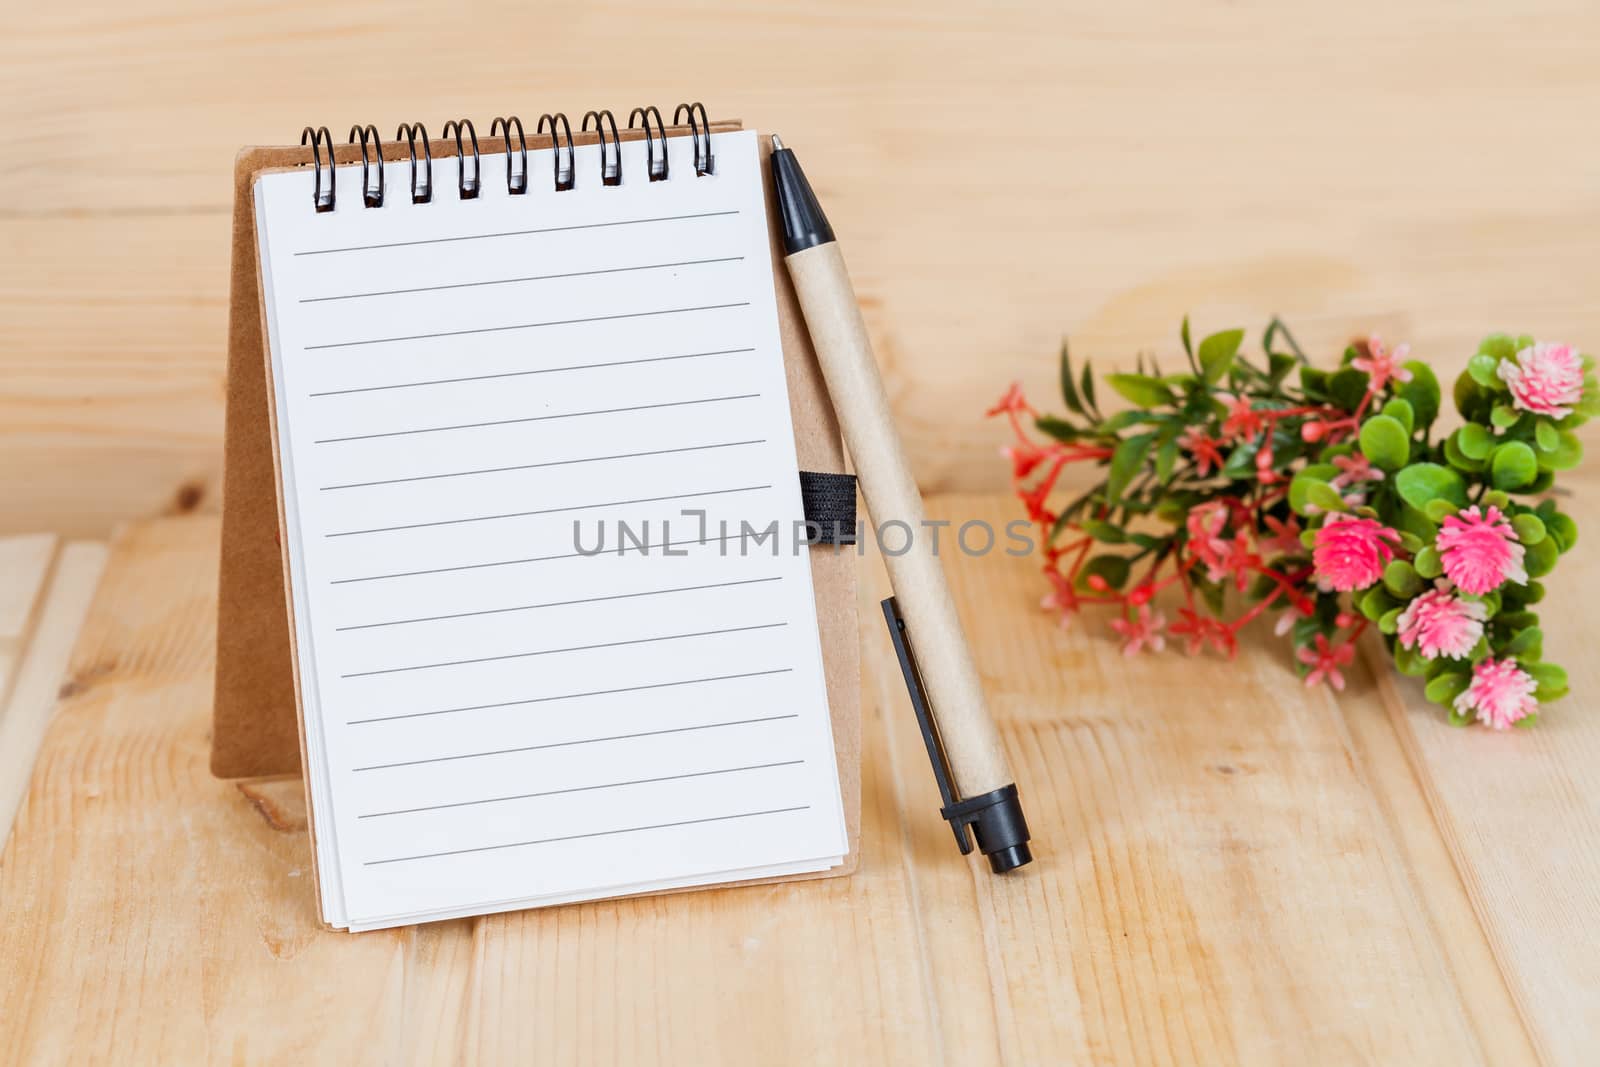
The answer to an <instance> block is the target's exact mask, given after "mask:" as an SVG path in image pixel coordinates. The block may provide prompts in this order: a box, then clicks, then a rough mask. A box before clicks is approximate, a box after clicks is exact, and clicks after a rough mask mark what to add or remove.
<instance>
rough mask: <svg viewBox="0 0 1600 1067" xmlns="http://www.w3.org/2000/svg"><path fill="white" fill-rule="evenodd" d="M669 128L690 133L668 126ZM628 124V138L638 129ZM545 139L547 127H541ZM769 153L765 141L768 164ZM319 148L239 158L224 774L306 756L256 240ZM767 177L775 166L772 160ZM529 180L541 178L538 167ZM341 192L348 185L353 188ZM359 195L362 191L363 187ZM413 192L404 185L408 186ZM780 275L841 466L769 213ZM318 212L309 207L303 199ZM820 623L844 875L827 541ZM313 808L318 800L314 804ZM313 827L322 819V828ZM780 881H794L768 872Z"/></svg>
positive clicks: (792, 371)
mask: <svg viewBox="0 0 1600 1067" xmlns="http://www.w3.org/2000/svg"><path fill="white" fill-rule="evenodd" d="M740 128H741V125H740V123H739V122H737V121H729V122H717V123H713V124H712V129H713V130H714V131H716V132H723V131H730V130H737V129H740ZM667 132H668V134H669V135H670V136H684V135H687V134H688V132H689V131H688V130H687V129H686V128H681V127H669V128H668V131H667ZM642 136H643V132H642V131H637V130H626V131H623V133H622V137H623V139H624V140H628V139H632V138H635V137H642ZM573 140H574V142H575V143H576V144H577V145H579V146H583V145H592V144H594V143H595V138H594V134H592V133H591V134H575V135H574V137H573ZM534 142H535V143H534V147H542V146H543V145H544V141H543V139H542V138H536V139H534ZM504 150H505V142H504V140H502V139H499V138H484V139H482V140H481V141H480V142H479V153H480V158H481V161H482V164H483V166H484V176H485V178H486V180H491V181H492V180H494V178H495V177H496V171H497V170H498V167H496V166H495V165H494V164H496V163H498V162H499V158H498V157H499V155H500V153H502V152H504ZM432 151H433V157H434V168H435V169H434V179H435V183H436V186H443V185H445V183H447V182H449V181H453V180H454V176H455V173H454V172H455V163H454V160H453V159H452V158H451V157H452V156H454V154H455V143H454V141H453V140H451V141H443V140H439V141H434V142H432ZM769 154H770V147H769V146H768V145H767V144H766V142H762V145H761V158H762V161H763V164H765V160H766V158H767V156H768V155H769ZM383 157H384V159H385V160H386V161H388V165H389V167H390V168H391V170H392V172H391V173H390V174H389V176H388V177H389V179H390V180H389V181H388V187H389V189H390V190H391V191H392V192H395V191H402V190H404V189H405V188H406V187H407V185H408V184H409V181H408V177H409V176H408V174H407V169H406V168H407V165H408V160H409V155H408V152H407V149H406V146H405V145H404V144H397V143H388V144H385V145H384V146H383ZM335 158H336V159H337V161H338V162H339V163H353V162H357V161H359V160H360V158H361V152H360V148H359V146H354V145H341V146H339V147H338V149H337V150H336V151H335ZM310 161H311V150H310V149H309V148H304V147H280V148H245V149H243V150H241V151H240V153H239V155H238V156H237V158H236V159H235V160H234V172H233V179H234V189H233V265H232V270H233V276H232V283H231V286H230V290H229V312H228V399H227V439H226V444H225V455H224V476H223V511H222V564H221V573H220V588H219V595H218V611H217V675H216V698H215V703H214V705H213V722H212V737H211V772H212V773H213V774H214V775H216V776H217V777H219V778H242V777H256V776H263V775H275V774H294V773H298V772H299V770H300V767H301V763H302V743H303V739H302V736H301V729H300V726H301V722H300V714H299V692H300V691H299V686H298V685H297V683H296V679H295V664H294V658H293V656H292V655H291V654H290V647H291V645H290V633H291V630H290V617H289V612H288V603H287V595H286V588H287V586H286V581H285V578H286V568H287V556H286V554H285V553H284V551H283V514H282V510H281V501H280V500H279V481H278V469H277V463H278V451H277V447H276V427H275V426H274V417H275V416H274V407H273V405H272V404H271V403H270V401H269V397H270V395H271V374H272V368H271V360H270V359H269V358H268V356H267V338H266V331H265V329H264V327H263V323H262V304H261V279H260V261H259V258H258V256H257V249H256V225H255V199H254V186H255V180H256V178H257V177H258V176H259V175H260V174H262V173H263V172H266V171H269V170H276V169H285V168H289V167H297V166H304V165H305V164H307V163H309V162H310ZM761 169H762V174H763V176H764V181H766V182H767V183H768V184H769V185H770V181H771V177H770V174H769V173H768V168H767V167H766V166H765V165H763V166H762V168H761ZM533 180H537V177H535V178H534V179H533ZM342 192H343V195H347V196H348V195H351V191H350V190H343V191H342ZM357 195H359V194H357ZM402 195H403V193H402ZM767 204H768V213H769V225H768V231H769V233H770V234H771V235H772V241H773V253H772V254H773V263H774V271H773V277H774V282H775V284H776V289H777V302H778V325H779V331H780V334H781V337H782V342H783V354H784V362H785V366H786V369H787V372H788V383H789V406H790V409H791V411H792V413H793V416H794V432H795V446H796V451H797V453H798V456H799V461H800V467H801V469H803V470H815V471H842V470H844V469H845V466H844V452H843V447H842V445H841V444H840V439H839V427H838V423H837V421H836V419H835V417H834V412H833V406H832V404H831V403H830V402H829V400H828V394H827V392H826V389H825V387H824V385H823V381H822V375H821V371H820V370H819V369H818V366H817V357H816V354H815V353H814V352H813V351H812V348H811V341H810V338H809V337H808V335H807V333H806V329H805V322H804V320H803V319H802V318H801V316H800V310H799V306H798V304H797V303H796V301H795V295H794V290H793V288H792V286H791V285H790V283H789V276H788V272H787V271H786V270H784V269H783V267H782V266H781V264H780V262H779V261H780V260H781V258H782V253H781V250H780V249H779V248H778V245H777V233H778V226H777V222H776V219H775V217H773V216H772V204H773V198H772V196H771V190H770V188H769V189H768V196H767ZM307 210H310V205H309V204H308V205H307ZM811 569H812V580H813V584H814V586H815V593H816V603H817V622H818V627H819V629H820V632H821V640H822V651H823V661H824V669H825V673H826V676H827V679H826V680H827V689H828V704H829V707H830V709H831V713H832V718H833V739H834V746H835V750H836V755H837V758H838V764H839V785H840V789H841V791H842V793H843V799H844V810H845V821H846V825H847V827H848V832H849V845H850V855H849V856H848V857H847V859H846V861H845V863H844V865H843V866H842V867H838V868H834V869H833V870H831V871H826V872H822V873H821V874H817V875H801V876H799V877H802V878H807V877H827V876H831V875H837V874H848V873H850V872H851V871H853V870H854V869H855V867H856V863H857V858H858V853H859V843H860V837H861V703H860V698H861V688H860V653H859V649H858V646H857V636H856V567H855V554H854V552H853V551H850V550H848V549H845V550H838V549H835V548H833V547H830V546H825V545H818V546H815V547H813V548H812V549H811ZM308 807H309V804H308ZM315 832H316V828H315V826H313V827H312V833H313V834H315ZM767 880H768V881H784V880H787V879H767Z"/></svg>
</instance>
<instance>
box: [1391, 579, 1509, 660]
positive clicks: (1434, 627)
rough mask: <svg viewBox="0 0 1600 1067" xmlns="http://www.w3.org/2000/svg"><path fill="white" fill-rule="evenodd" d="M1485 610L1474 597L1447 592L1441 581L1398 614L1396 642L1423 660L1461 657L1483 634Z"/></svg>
mask: <svg viewBox="0 0 1600 1067" xmlns="http://www.w3.org/2000/svg"><path fill="white" fill-rule="evenodd" d="M1487 615H1488V609H1487V608H1485V607H1484V605H1483V604H1481V603H1479V602H1478V601H1476V600H1466V599H1463V598H1462V597H1458V596H1456V595H1455V594H1453V593H1451V592H1450V591H1449V590H1448V589H1447V588H1446V587H1445V585H1444V583H1443V582H1440V583H1439V588H1437V589H1430V590H1428V591H1427V592H1426V593H1423V594H1422V595H1421V596H1419V597H1417V598H1416V599H1415V600H1413V601H1412V602H1411V603H1409V604H1407V605H1406V610H1404V611H1402V612H1401V613H1400V624H1399V629H1398V630H1397V631H1396V632H1397V633H1398V635H1399V637H1400V643H1401V644H1402V645H1404V646H1405V647H1406V648H1414V649H1416V650H1417V651H1418V652H1419V653H1421V654H1422V658H1423V659H1437V658H1438V657H1439V656H1448V657H1450V658H1451V659H1461V658H1462V657H1463V656H1465V655H1467V653H1469V652H1471V651H1472V646H1474V645H1476V644H1477V643H1478V639H1479V638H1480V637H1482V636H1483V620H1484V619H1485V618H1486V617H1487Z"/></svg>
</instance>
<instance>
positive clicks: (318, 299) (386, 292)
mask: <svg viewBox="0 0 1600 1067" xmlns="http://www.w3.org/2000/svg"><path fill="white" fill-rule="evenodd" d="M743 259H744V257H743V256H721V257H718V258H716V259H685V260H681V261H679V262H677V263H641V264H639V265H638V266H634V267H605V268H603V269H600V270H572V271H567V272H566V273H564V274H530V275H528V276H526V277H522V278H490V279H487V280H485V281H481V282H451V283H449V284H448V285H419V286H417V287H416V288H414V289H379V290H376V291H374V292H370V293H341V294H339V295H337V296H303V297H301V298H300V303H302V304H326V303H328V302H329V301H333V300H362V299H365V298H367V297H370V296H406V295H408V294H411V293H438V292H443V291H444V290H447V289H478V288H482V287H483V286H486V285H517V284H520V283H522V282H551V281H556V280H558V279H561V278H592V277H594V276H595V275H599V274H628V273H630V272H633V271H641V270H669V269H671V268H673V267H703V266H706V265H708V264H712V263H738V262H740V261H741V260H743Z"/></svg>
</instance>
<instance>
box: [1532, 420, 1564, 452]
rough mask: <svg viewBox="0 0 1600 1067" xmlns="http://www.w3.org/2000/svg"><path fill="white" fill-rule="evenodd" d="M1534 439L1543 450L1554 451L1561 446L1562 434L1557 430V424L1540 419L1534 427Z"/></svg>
mask: <svg viewBox="0 0 1600 1067" xmlns="http://www.w3.org/2000/svg"><path fill="white" fill-rule="evenodd" d="M1533 440H1534V442H1535V443H1536V444H1537V445H1538V446H1539V451H1541V452H1554V451H1555V450H1556V449H1557V448H1560V447H1561V434H1559V433H1558V432H1557V431H1556V428H1555V425H1554V424H1553V423H1550V422H1548V421H1546V420H1545V419H1540V420H1539V421H1538V423H1537V424H1535V426H1534V427H1533Z"/></svg>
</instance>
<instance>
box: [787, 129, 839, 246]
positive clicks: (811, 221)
mask: <svg viewBox="0 0 1600 1067" xmlns="http://www.w3.org/2000/svg"><path fill="white" fill-rule="evenodd" d="M772 187H773V190H774V192H775V193H776V195H777V197H778V218H779V219H780V220H781V221H782V223H783V254H784V255H786V256H792V255H794V254H795V253H796V252H804V251H805V250H806V249H808V248H815V247H816V246H817V245H825V244H828V243H829V242H831V241H832V240H833V239H834V237H833V227H832V226H830V225H828V216H827V215H825V214H823V212H822V205H821V204H818V203H817V194H815V193H813V192H812V191H811V183H810V182H808V181H806V175H805V171H803V170H801V169H800V161H799V160H797V159H795V158H794V151H793V149H789V148H785V147H783V142H782V141H780V140H778V138H777V137H773V139H772Z"/></svg>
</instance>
